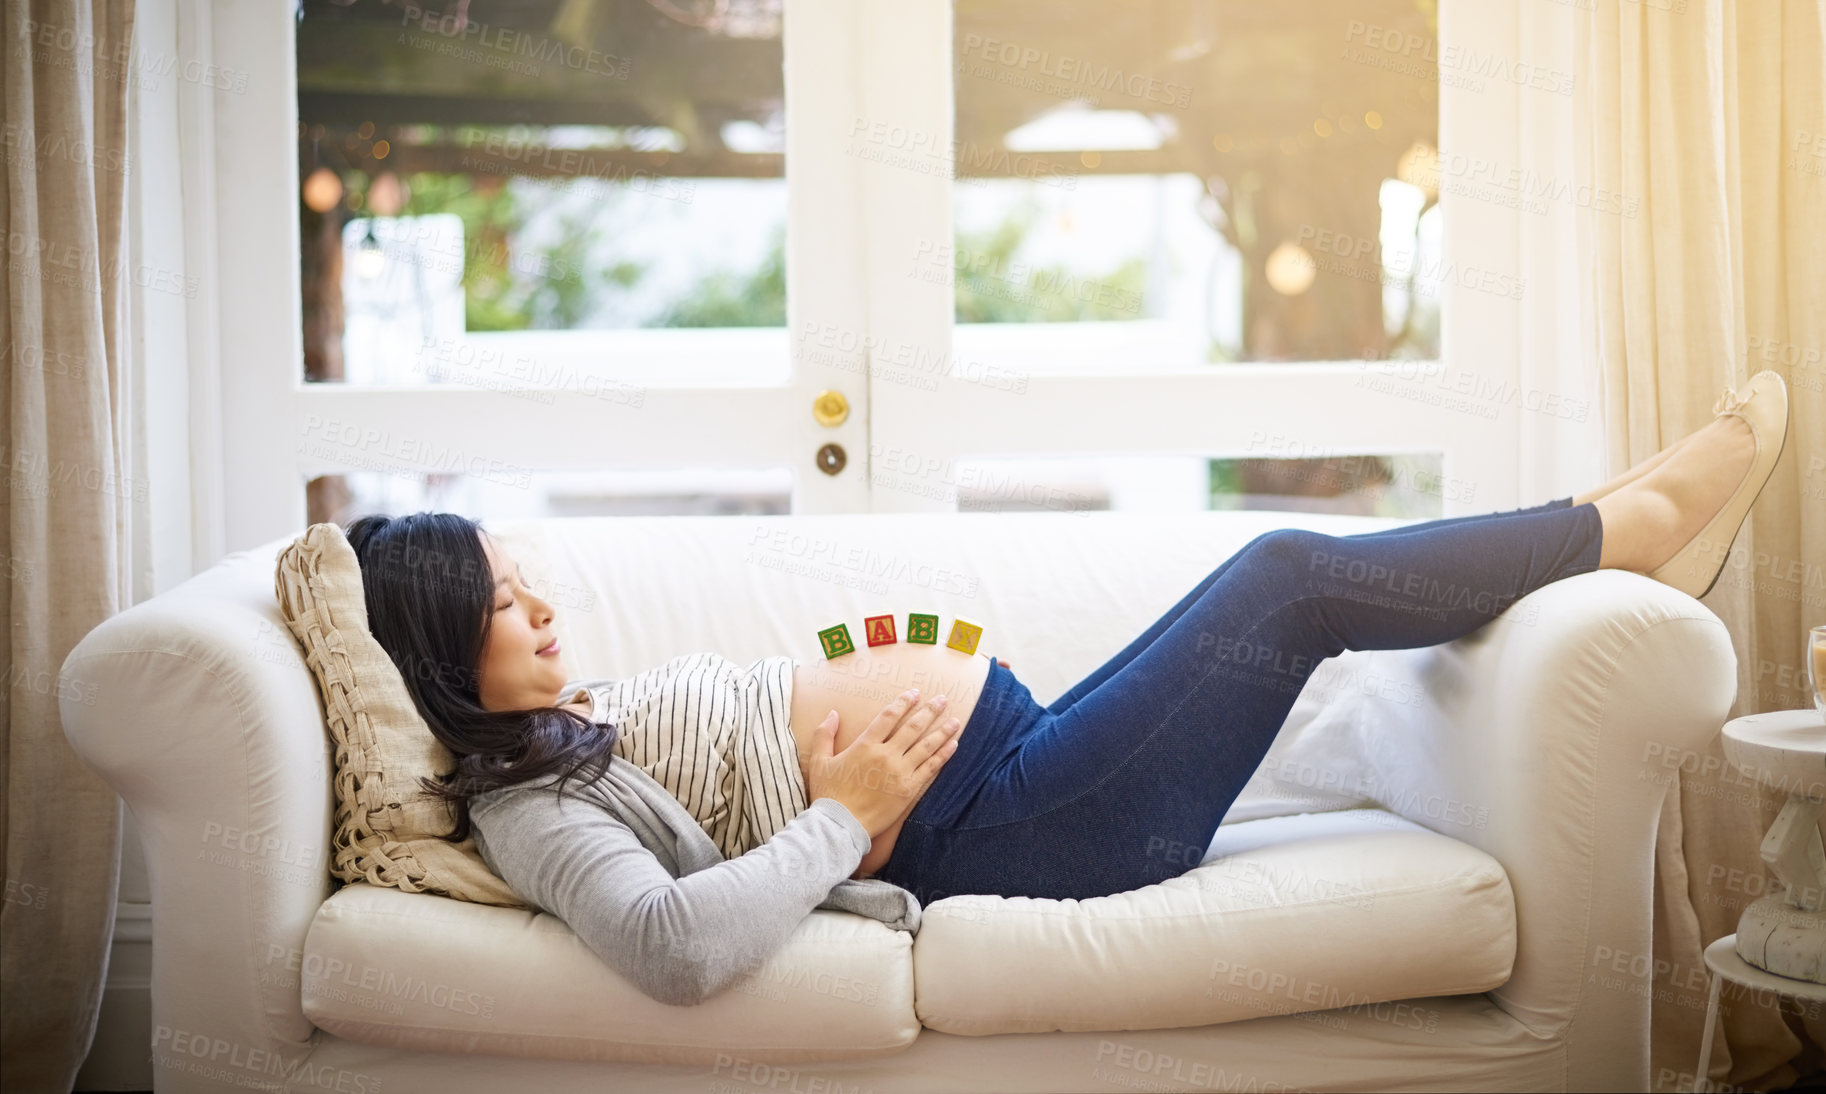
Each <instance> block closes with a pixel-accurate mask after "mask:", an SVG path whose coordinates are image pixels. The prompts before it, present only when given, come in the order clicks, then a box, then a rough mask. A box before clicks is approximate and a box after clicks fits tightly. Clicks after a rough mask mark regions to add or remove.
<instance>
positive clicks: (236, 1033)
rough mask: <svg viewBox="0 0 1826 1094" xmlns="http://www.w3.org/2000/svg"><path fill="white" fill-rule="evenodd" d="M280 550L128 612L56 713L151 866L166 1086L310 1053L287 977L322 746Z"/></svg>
mask: <svg viewBox="0 0 1826 1094" xmlns="http://www.w3.org/2000/svg"><path fill="white" fill-rule="evenodd" d="M281 546H283V544H280V543H275V544H272V545H270V549H268V548H257V549H254V550H252V551H246V552H240V553H238V554H235V555H230V556H229V557H228V558H226V559H224V560H223V561H222V562H220V563H218V564H217V565H216V566H214V567H212V568H211V569H209V570H206V571H204V572H203V573H201V574H198V575H197V576H195V577H193V578H191V579H190V580H189V581H187V582H185V583H183V584H182V585H180V586H178V587H177V588H175V589H172V590H169V591H167V592H166V593H164V594H162V595H160V596H157V597H154V598H152V599H151V600H148V601H145V602H143V603H141V604H138V605H135V606H133V607H132V608H129V609H127V610H126V611H123V612H120V613H119V614H117V615H115V616H113V617H111V618H109V619H108V620H106V621H105V622H103V623H102V624H101V625H100V626H98V627H96V628H95V629H94V630H92V631H90V632H89V633H88V634H87V635H86V636H84V638H83V639H82V641H81V642H79V643H78V644H77V645H76V647H75V648H74V649H73V650H71V652H70V654H69V656H68V657H67V658H66V659H65V661H64V664H63V670H62V671H63V676H64V678H65V679H66V680H72V681H81V682H82V683H83V684H85V685H92V687H84V688H82V689H75V688H72V689H69V690H70V692H71V694H72V695H75V694H79V693H80V694H84V695H91V696H92V701H89V702H77V701H74V700H66V701H65V702H64V703H63V704H62V708H61V712H62V717H63V728H64V733H65V736H66V737H67V738H68V739H69V741H70V744H71V746H72V747H73V748H74V749H75V751H76V752H77V754H78V755H79V756H81V757H82V759H83V760H84V761H85V762H86V763H88V764H89V766H90V767H92V768H94V769H95V770H96V772H98V773H99V774H100V775H101V776H102V778H103V779H105V780H106V781H107V782H108V784H109V785H110V786H112V787H113V788H114V790H115V792H116V793H118V794H119V795H120V796H121V797H122V799H124V801H125V802H126V805H127V808H128V809H130V810H132V812H133V816H134V820H135V822H136V826H137V828H138V830H139V833H140V838H141V840H142V843H143V845H144V849H145V853H146V865H147V873H148V877H149V880H150V882H151V887H152V905H153V908H154V915H153V953H154V961H153V973H152V1022H153V1031H152V1032H153V1035H152V1045H151V1049H152V1052H153V1054H154V1063H155V1068H154V1070H155V1073H157V1074H158V1075H159V1077H160V1089H165V1087H166V1085H167V1084H168V1083H174V1084H176V1088H182V1087H184V1086H185V1084H186V1083H191V1082H195V1081H197V1080H196V1079H195V1078H194V1076H189V1075H185V1077H184V1078H182V1079H180V1078H176V1076H178V1075H180V1074H183V1072H180V1071H172V1072H169V1073H168V1072H166V1071H164V1070H163V1069H162V1068H161V1067H159V1066H157V1065H160V1064H163V1065H165V1066H168V1067H178V1066H180V1065H183V1066H186V1067H188V1066H189V1065H191V1064H193V1063H198V1062H208V1063H214V1064H219V1065H221V1066H223V1067H224V1068H226V1069H228V1070H229V1071H231V1072H232V1071H235V1070H236V1068H237V1067H243V1068H244V1067H246V1066H253V1067H254V1069H255V1070H256V1071H259V1070H260V1067H259V1066H258V1065H249V1064H247V1061H250V1060H260V1061H267V1062H268V1063H270V1064H271V1065H272V1066H274V1067H280V1068H281V1069H283V1068H284V1067H285V1066H286V1065H288V1064H290V1063H294V1062H295V1061H297V1060H298V1059H299V1058H300V1057H302V1056H304V1055H305V1054H306V1053H308V1052H309V1051H310V1042H311V1039H312V1034H313V1027H312V1025H311V1023H310V1022H309V1021H308V1020H307V1019H306V1018H305V1016H304V1010H303V1003H302V997H301V994H300V989H299V980H298V974H297V972H296V968H297V955H299V954H300V953H302V948H303V946H304V938H305V933H306V931H307V930H308V929H309V927H310V924H311V919H312V916H314V915H315V914H316V911H317V909H318V907H319V906H320V905H321V904H322V903H323V901H324V900H325V899H326V898H327V897H328V896H329V894H330V891H331V879H330V875H329V854H328V848H329V837H330V825H331V820H332V815H333V803H332V791H331V784H330V777H329V770H330V746H329V741H328V738H327V735H326V734H325V733H324V729H323V708H322V702H321V699H320V698H319V696H318V693H317V688H316V684H315V682H314V681H313V680H312V678H311V674H310V671H309V669H308V668H307V667H306V666H305V663H304V657H303V654H302V652H301V651H300V650H299V649H298V647H297V645H296V643H295V642H294V640H293V639H292V637H291V635H290V633H289V632H288V631H287V630H286V628H285V624H284V622H283V621H282V620H281V619H280V617H279V608H278V602H277V601H276V600H275V599H274V597H273V595H272V592H271V589H272V576H271V575H272V567H273V559H274V556H276V555H277V553H278V550H279V548H280V547H281ZM262 592H264V594H265V595H264V596H262V595H261V593H262ZM199 1044H201V1045H205V1046H207V1052H206V1053H205V1054H204V1055H203V1056H202V1057H198V1056H197V1052H198V1047H197V1046H198V1045H199ZM264 1054H273V1055H270V1056H269V1055H264ZM263 1073H264V1072H263Z"/></svg>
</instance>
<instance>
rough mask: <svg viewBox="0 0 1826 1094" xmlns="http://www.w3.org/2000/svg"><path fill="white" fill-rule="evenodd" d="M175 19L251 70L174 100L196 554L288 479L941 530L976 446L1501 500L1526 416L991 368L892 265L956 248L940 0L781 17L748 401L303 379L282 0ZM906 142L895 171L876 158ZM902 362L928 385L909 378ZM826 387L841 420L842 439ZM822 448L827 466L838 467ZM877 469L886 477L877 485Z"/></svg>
mask: <svg viewBox="0 0 1826 1094" xmlns="http://www.w3.org/2000/svg"><path fill="white" fill-rule="evenodd" d="M171 2H173V3H175V8H176V14H177V18H178V21H179V23H180V26H179V35H178V38H179V47H180V49H181V50H182V51H183V52H184V53H185V54H186V55H187V56H197V57H200V58H202V59H204V60H206V61H207V62H208V63H213V64H215V65H217V66H219V67H221V68H223V69H229V70H235V71H242V72H247V73H250V74H253V76H254V78H253V79H251V80H250V81H249V82H248V85H247V89H246V91H245V92H244V93H238V94H232V95H223V94H197V93H196V91H195V89H191V90H189V91H185V92H184V94H185V98H184V101H183V102H181V103H180V104H179V110H178V114H179V123H180V124H179V128H180V130H181V134H180V135H181V139H182V142H183V151H182V155H183V157H184V162H183V167H182V172H183V178H184V182H185V195H186V198H187V199H188V208H187V210H186V217H187V220H186V229H185V236H186V241H187V242H186V250H187V256H188V259H189V262H190V265H191V270H190V272H191V273H192V274H193V275H194V276H196V277H197V278H198V282H199V285H200V286H201V291H200V292H199V293H198V298H197V299H195V300H193V301H191V303H190V314H189V329H190V332H191V333H190V348H189V353H190V366H189V383H190V418H191V420H190V428H191V431H192V433H193V438H194V439H193V442H192V467H191V471H192V479H193V483H192V486H193V489H192V495H191V496H192V499H193V506H194V507H195V515H194V521H193V524H194V527H195V529H196V531H197V543H196V550H195V552H194V557H196V558H197V559H198V560H199V561H201V560H206V559H209V558H213V557H216V556H218V555H219V554H221V553H222V552H224V551H230V550H236V549H241V548H245V547H249V546H252V545H255V544H258V543H262V542H265V541H268V540H271V539H274V538H277V537H280V536H283V535H288V534H292V533H295V532H296V531H297V530H298V529H299V528H300V527H302V525H303V524H304V521H305V513H306V510H305V493H304V483H305V481H306V479H307V478H309V477H310V476H313V475H319V474H332V473H337V472H345V471H354V470H394V471H406V472H410V471H415V470H420V471H423V470H454V471H459V472H461V473H467V474H476V475H483V476H489V475H494V476H516V477H518V476H523V475H525V474H527V473H529V472H536V471H547V470H550V471H564V470H587V469H601V468H610V467H612V468H692V467H702V468H724V469H727V468H747V467H752V468H777V467H785V468H788V469H790V471H791V473H792V478H793V493H792V508H793V511H795V512H802V513H829V512H869V511H891V510H912V511H943V510H949V509H951V508H953V507H954V506H955V504H956V500H955V492H954V491H953V490H951V489H948V487H951V486H955V484H956V482H957V468H958V467H959V465H960V463H961V462H962V461H965V460H968V459H969V458H971V457H974V456H984V455H993V456H1008V457H1014V456H1071V455H1080V456H1100V455H1104V454H1116V453H1130V454H1149V453H1153V454H1161V453H1170V454H1187V455H1200V456H1209V457H1220V456H1255V457H1276V456H1282V455H1286V456H1298V455H1310V454H1312V453H1313V452H1315V451H1324V452H1331V453H1342V454H1348V453H1400V452H1414V451H1427V452H1439V453H1442V454H1443V479H1444V480H1445V481H1446V482H1448V483H1459V484H1468V485H1466V486H1465V487H1464V488H1462V489H1459V488H1454V489H1443V490H1441V491H1440V493H1441V498H1442V501H1443V505H1444V510H1445V513H1446V514H1447V515H1453V514H1456V513H1460V512H1470V511H1479V510H1487V509H1493V508H1498V507H1504V506H1508V505H1512V504H1516V503H1517V502H1516V496H1517V481H1518V480H1517V476H1516V474H1515V472H1514V470H1513V469H1514V466H1515V456H1516V453H1517V451H1518V448H1519V437H1520V436H1521V433H1522V431H1523V422H1522V421H1521V413H1520V411H1518V410H1517V409H1516V408H1514V407H1504V408H1502V409H1503V413H1502V414H1501V415H1499V416H1495V417H1488V416H1478V415H1469V414H1464V413H1455V412H1453V411H1451V410H1450V409H1446V408H1442V407H1441V406H1439V405H1437V403H1435V402H1429V401H1427V400H1425V399H1419V398H1412V397H1408V398H1398V397H1387V396H1385V395H1382V394H1378V393H1377V391H1376V388H1375V385H1374V384H1366V383H1365V378H1366V377H1374V376H1377V375H1381V374H1385V373H1387V374H1396V373H1399V372H1400V371H1402V369H1403V367H1404V366H1401V365H1397V364H1391V363H1386V362H1357V361H1343V362H1312V363H1297V364H1247V363H1245V364H1232V365H1225V366H1222V367H1202V366H1201V367H1187V366H1183V365H1170V364H1163V365H1161V366H1160V367H1154V365H1153V363H1152V362H1151V361H1150V360H1149V357H1148V349H1147V346H1146V344H1145V342H1143V343H1138V344H1137V345H1135V346H1134V347H1133V352H1131V353H1124V352H1122V351H1121V349H1120V347H1118V348H1117V349H1116V351H1115V352H1113V353H1112V354H1111V356H1112V357H1120V358H1122V360H1121V361H1120V364H1121V366H1122V367H1120V368H1116V367H1110V368H1107V369H1096V368H1092V369H1076V370H1072V371H1069V372H1066V371H1058V372H1054V371H1048V370H1045V369H1012V368H1006V369H1005V368H1002V367H1001V363H1000V362H998V361H997V360H996V357H995V354H996V350H995V348H994V346H995V344H996V343H995V341H994V340H993V339H985V338H979V337H977V336H976V334H974V333H973V332H972V331H970V330H969V329H968V328H966V329H965V330H963V331H962V332H960V331H959V330H958V329H957V327H956V325H955V324H954V321H953V308H954V297H953V287H952V285H951V283H950V279H949V278H948V277H942V276H941V277H933V278H922V277H919V276H909V273H910V269H911V268H913V267H914V266H915V265H916V264H917V263H919V262H920V261H922V260H924V261H927V262H928V264H929V265H933V266H935V267H937V266H942V265H943V264H944V263H945V262H946V261H947V260H945V259H943V258H940V259H938V260H937V261H936V262H933V261H931V260H932V259H933V256H934V255H935V253H936V254H939V255H949V254H950V247H951V245H952V242H953V240H954V231H953V223H952V221H953V217H952V198H953V186H954V185H955V183H954V181H953V178H952V177H951V170H950V168H949V165H950V163H951V158H952V153H953V151H954V150H953V148H952V144H953V140H952V135H953V131H954V115H955V92H954V80H955V76H954V68H953V65H954V61H955V58H954V56H953V38H954V36H953V29H954V28H953V22H952V9H951V5H950V3H949V2H948V0H787V9H786V17H785V20H784V24H783V34H784V43H783V49H784V58H785V60H784V65H785V72H784V79H785V83H784V87H785V107H786V127H785V139H786V156H785V163H786V169H785V170H786V178H787V186H788V199H787V202H788V222H787V236H786V276H787V326H786V329H785V332H784V337H785V342H786V345H785V347H784V350H783V352H784V353H785V355H786V356H787V360H788V362H789V363H788V365H787V366H786V367H785V368H784V369H779V368H774V367H773V365H772V363H770V362H766V361H757V362H756V367H755V368H754V369H753V370H752V375H753V376H756V377H759V378H758V379H756V380H754V381H753V382H746V383H738V384H728V383H719V384H715V385H706V384H693V383H673V384H665V383H659V382H656V381H655V380H654V379H652V378H651V372H650V371H649V373H648V374H647V375H648V377H649V378H645V379H641V380H638V381H631V382H632V383H636V384H637V385H638V389H639V398H638V400H634V399H627V400H619V401H617V400H605V399H603V398H600V397H598V396H593V395H592V394H590V393H588V392H584V391H580V390H575V389H562V388H561V389H559V390H557V391H556V392H555V397H554V398H553V399H552V400H551V401H550V402H545V401H542V400H534V399H529V398H525V397H520V395H521V394H523V393H516V392H515V391H513V390H504V389H500V388H496V389H492V390H491V389H486V388H476V387H458V386H452V385H419V386H405V387H375V386H358V385H346V384H330V383H312V384H307V383H306V382H305V380H304V377H303V367H302V359H303V350H302V335H301V322H300V314H301V306H300V274H299V246H300V244H299V238H298V235H299V233H298V214H297V210H298V208H299V180H298V153H297V137H296V134H297V95H296V81H295V71H296V60H295V35H296V33H297V24H296V21H295V18H294V15H293V13H292V12H291V11H289V10H288V6H287V5H281V4H267V3H261V4H243V3H230V2H224V0H171ZM1468 3H1469V0H1446V2H1445V3H1443V4H1442V5H1441V7H1442V9H1443V10H1442V13H1441V34H1442V38H1447V37H1449V38H1451V39H1452V40H1453V41H1454V42H1455V43H1457V44H1462V45H1464V46H1466V47H1469V48H1477V47H1479V46H1491V45H1495V46H1498V47H1500V46H1501V45H1502V42H1503V36H1504V35H1505V34H1507V33H1509V30H1510V29H1512V27H1513V24H1514V22H1515V14H1514V11H1513V10H1512V7H1511V5H1508V4H1503V5H1481V6H1479V7H1478V8H1477V9H1475V10H1473V9H1472V8H1471V7H1469V6H1468ZM1496 9H1500V10H1496ZM183 90H184V89H180V91H183ZM1515 94H1516V91H1515V89H1513V88H1510V89H1507V90H1505V89H1502V88H1491V89H1489V90H1488V91H1486V92H1484V93H1480V94H1478V95H1476V96H1466V95H1461V96H1457V97H1453V98H1446V97H1445V96H1444V95H1443V93H1442V101H1449V102H1451V103H1452V104H1453V105H1452V107H1451V108H1450V109H1442V111H1441V129H1440V139H1441V145H1442V149H1444V150H1447V151H1456V152H1459V153H1462V154H1465V155H1472V156H1475V155H1480V154H1486V153H1488V152H1489V150H1491V149H1503V148H1510V147H1512V145H1513V142H1514V134H1515V131H1516V127H1515V122H1514V114H1515V103H1514V96H1515ZM909 148H911V149H912V150H913V152H914V153H915V155H914V156H913V158H912V160H911V162H910V161H909V159H908V157H907V156H905V155H901V156H890V155H884V154H883V153H884V152H886V151H893V150H895V149H899V150H901V151H903V152H904V151H906V150H907V149H909ZM1442 206H1443V207H1444V211H1445V215H1446V218H1447V230H1446V233H1447V238H1448V240H1449V241H1450V246H1451V247H1452V248H1454V249H1455V250H1457V251H1459V252H1463V251H1465V250H1467V249H1474V250H1475V252H1476V256H1477V259H1478V262H1479V263H1480V265H1482V266H1483V267H1485V268H1495V269H1515V268H1516V265H1517V262H1518V261H1519V256H1520V254H1521V239H1520V236H1521V225H1520V222H1519V220H1518V218H1517V215H1516V214H1515V213H1514V212H1513V211H1507V212H1506V211H1504V210H1501V209H1498V208H1492V207H1489V206H1486V205H1481V204H1469V203H1464V202H1457V201H1455V200H1453V199H1451V197H1450V195H1448V197H1447V198H1446V199H1444V200H1442ZM1441 296H1442V305H1441V307H1442V312H1443V315H1444V335H1443V345H1444V350H1443V356H1444V357H1445V358H1447V360H1448V361H1449V362H1451V363H1452V364H1453V366H1454V367H1456V368H1461V369H1467V368H1468V369H1469V370H1471V371H1472V372H1474V373H1475V374H1476V376H1477V377H1478V378H1479V381H1480V382H1487V383H1491V384H1503V383H1508V384H1513V383H1514V382H1515V380H1516V378H1517V377H1518V376H1519V375H1520V363H1519V362H1518V360H1517V354H1516V351H1515V348H1514V347H1515V344H1516V339H1515V338H1514V337H1512V335H1513V332H1514V331H1515V330H1516V327H1517V311H1518V309H1517V308H1516V306H1515V304H1514V302H1513V301H1511V300H1503V299H1499V298H1496V297H1494V296H1492V295H1491V294H1489V293H1487V292H1478V291H1476V286H1475V285H1471V286H1466V285H1461V284H1459V283H1455V282H1453V281H1450V280H1448V281H1446V282H1444V283H1442V285H1441ZM667 333H668V334H677V335H679V336H680V337H689V336H690V333H691V332H682V331H681V332H667ZM1022 336H1023V335H1022V334H1021V333H1020V332H1014V333H1009V334H1005V335H1001V336H998V337H1003V338H1010V337H1012V338H1018V337H1022ZM973 339H974V341H973ZM960 341H961V342H964V343H966V344H967V345H966V349H967V350H968V352H967V353H965V354H962V355H960V354H959V353H958V346H959V343H960ZM960 360H961V361H962V363H961V364H945V365H941V366H939V367H936V368H923V369H922V368H921V366H920V365H919V364H918V363H919V362H958V361H960ZM908 362H913V363H914V364H913V365H911V366H909V364H908ZM648 363H649V364H651V362H648ZM909 367H911V368H914V369H918V370H920V371H921V372H922V375H923V376H924V377H926V380H925V381H923V382H920V383H909V382H905V379H906V371H907V369H908V368H909ZM895 370H899V371H895ZM1410 370H1411V368H1410ZM986 377H987V378H986ZM1011 377H1012V378H1013V379H1014V381H1015V382H1009V380H1010V378H1011ZM826 393H836V394H837V395H838V396H840V397H841V401H842V402H843V403H845V404H847V414H845V415H843V416H842V417H841V420H840V421H837V420H835V419H836V417H837V415H835V414H833V413H831V411H833V410H834V409H835V405H836V403H837V400H836V399H833V398H832V397H831V396H830V395H829V394H826ZM821 395H823V396H824V398H823V401H822V402H820V396H821ZM636 404H637V405H636ZM819 411H821V412H822V413H819ZM827 422H828V423H830V424H826V423H827ZM325 438H328V439H329V442H330V443H329V446H328V447H326V446H325V444H323V443H321V442H323V441H324V439H325ZM829 446H836V448H838V449H841V453H842V461H841V462H842V466H841V469H840V470H836V471H835V473H834V474H833V473H827V470H826V468H833V469H834V468H835V464H836V462H837V461H836V460H834V459H831V458H830V456H831V454H832V453H833V452H834V451H835V450H834V449H833V448H831V447H829ZM881 472H887V473H888V474H890V475H892V476H893V481H894V485H893V486H892V487H888V488H883V487H881V486H880V485H879V484H878V483H877V482H876V481H874V480H876V479H879V478H880V477H881V476H880V473H881ZM922 482H929V483H931V484H932V485H933V487H934V488H933V489H930V490H927V489H921V488H920V484H921V483H922ZM909 483H911V485H909Z"/></svg>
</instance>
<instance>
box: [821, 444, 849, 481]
mask: <svg viewBox="0 0 1826 1094" xmlns="http://www.w3.org/2000/svg"><path fill="white" fill-rule="evenodd" d="M849 459H850V458H849V456H847V455H845V454H844V451H843V446H842V445H840V444H827V445H825V446H824V447H822V448H820V449H818V470H820V471H822V472H824V473H825V474H826V475H835V474H836V473H837V472H839V471H841V470H843V465H844V464H846V463H848V462H849Z"/></svg>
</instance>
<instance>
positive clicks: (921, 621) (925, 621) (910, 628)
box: [907, 612, 938, 646]
mask: <svg viewBox="0 0 1826 1094" xmlns="http://www.w3.org/2000/svg"><path fill="white" fill-rule="evenodd" d="M907 641H909V642H918V643H919V644H920V645H922V646H936V645H938V616H936V615H923V614H921V613H919V612H908V613H907Z"/></svg>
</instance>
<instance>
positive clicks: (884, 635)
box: [862, 615, 900, 646]
mask: <svg viewBox="0 0 1826 1094" xmlns="http://www.w3.org/2000/svg"><path fill="white" fill-rule="evenodd" d="M862 634H863V637H865V638H867V639H868V640H869V645H871V646H891V645H893V644H894V643H896V642H898V641H900V639H898V638H896V637H894V617H893V616H891V615H866V616H863V618H862Z"/></svg>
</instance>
